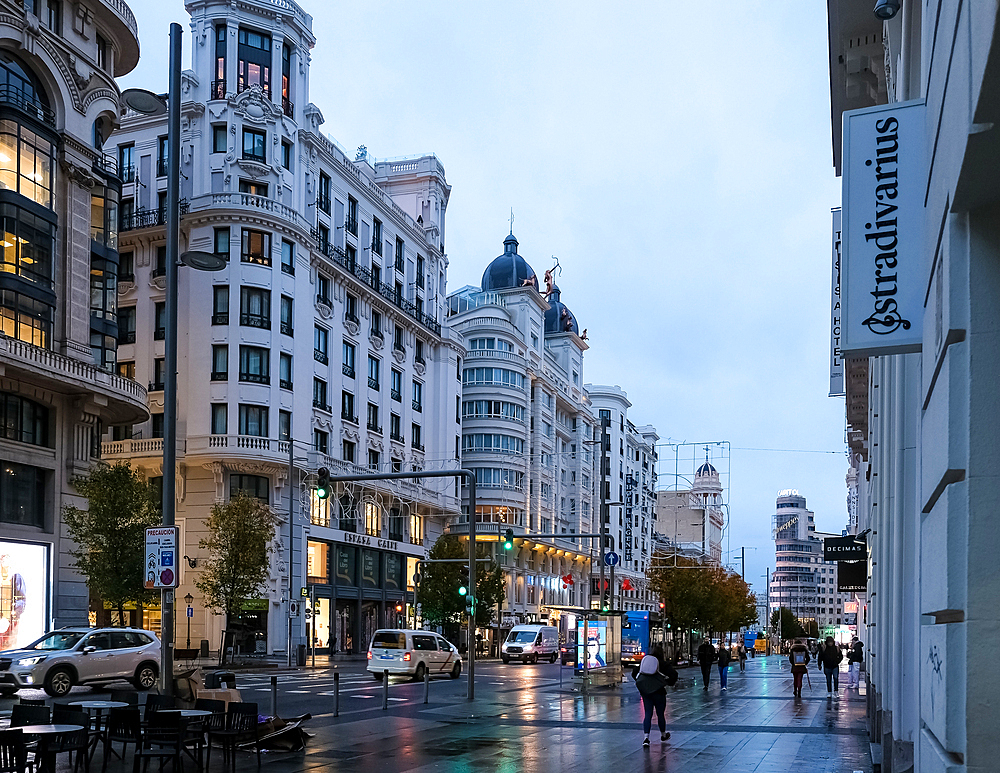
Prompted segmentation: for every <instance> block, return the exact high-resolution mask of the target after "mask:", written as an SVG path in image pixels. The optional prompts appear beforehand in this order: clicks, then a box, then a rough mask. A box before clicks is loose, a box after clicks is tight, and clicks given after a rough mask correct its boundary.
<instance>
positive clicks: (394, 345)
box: [392, 341, 406, 354]
mask: <svg viewBox="0 0 1000 773" xmlns="http://www.w3.org/2000/svg"><path fill="white" fill-rule="evenodd" d="M392 349H393V351H396V352H399V353H400V354H406V347H405V346H403V344H401V343H400V342H399V341H393V342H392Z"/></svg>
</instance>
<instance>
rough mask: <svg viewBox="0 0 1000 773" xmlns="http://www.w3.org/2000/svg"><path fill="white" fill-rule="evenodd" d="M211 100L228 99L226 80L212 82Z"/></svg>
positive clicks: (209, 94) (210, 89)
mask: <svg viewBox="0 0 1000 773" xmlns="http://www.w3.org/2000/svg"><path fill="white" fill-rule="evenodd" d="M208 98H209V100H213V99H225V98H226V81H225V79H223V80H221V81H219V80H216V81H212V83H211V84H210V86H209V92H208Z"/></svg>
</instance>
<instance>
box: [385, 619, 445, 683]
mask: <svg viewBox="0 0 1000 773" xmlns="http://www.w3.org/2000/svg"><path fill="white" fill-rule="evenodd" d="M368 671H369V672H371V674H372V676H373V677H375V679H381V678H382V672H383V671H388V672H389V673H390V674H405V675H407V676H412V677H413V678H414V679H416V680H417V681H422V680H423V678H424V674H425V673H430V675H431V676H435V675H445V674H447V675H448V676H450V677H451V678H452V679H458V677H459V675H460V674H461V673H462V658H461V656H460V655H459V654H458V648H457V647H456V646H455V645H454V644H452V643H451V642H450V641H448V640H447V639H444V638H442V637H441V636H438V635H437V634H436V633H434V631H416V630H412V629H403V628H387V629H384V630H380V631H375V635H374V636H373V637H372V644H371V646H370V647H369V648H368Z"/></svg>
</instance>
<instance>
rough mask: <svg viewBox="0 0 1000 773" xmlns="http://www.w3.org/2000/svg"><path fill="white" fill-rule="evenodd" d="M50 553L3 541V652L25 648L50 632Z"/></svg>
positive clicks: (42, 547)
mask: <svg viewBox="0 0 1000 773" xmlns="http://www.w3.org/2000/svg"><path fill="white" fill-rule="evenodd" d="M48 559H49V550H48V546H46V545H32V544H29V543H26V542H3V541H0V650H10V649H15V648H17V647H23V646H25V645H26V644H30V643H31V642H33V641H35V639H39V638H41V637H42V635H43V634H44V633H45V631H46V629H47V628H48V625H47V622H46V621H47V620H48V612H47V608H48V595H49V592H48V589H49V560H48Z"/></svg>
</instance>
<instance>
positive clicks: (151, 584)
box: [143, 526, 180, 590]
mask: <svg viewBox="0 0 1000 773" xmlns="http://www.w3.org/2000/svg"><path fill="white" fill-rule="evenodd" d="M179 541H180V539H179V533H178V528H177V527H176V526H156V527H154V528H151V529H146V553H145V556H146V560H145V566H144V567H143V572H144V574H145V575H146V582H145V587H146V588H147V589H148V590H152V589H153V588H176V587H177V583H178V579H179V578H178V577H177V544H178V542H179Z"/></svg>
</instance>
